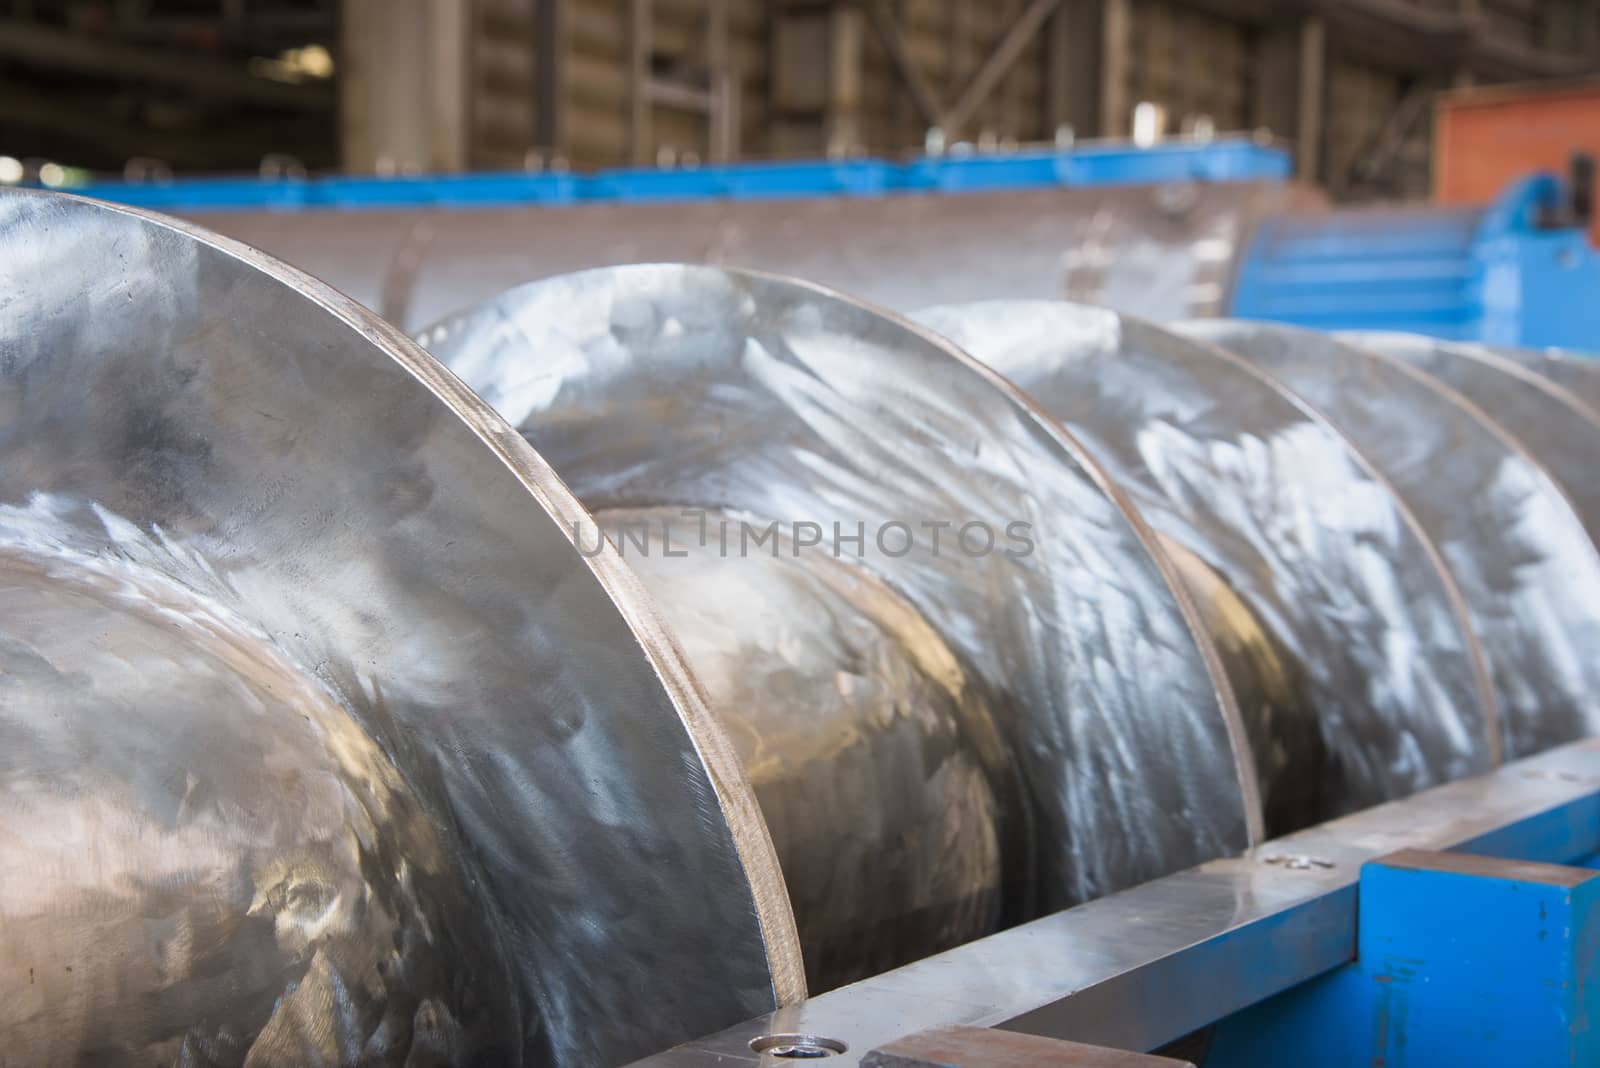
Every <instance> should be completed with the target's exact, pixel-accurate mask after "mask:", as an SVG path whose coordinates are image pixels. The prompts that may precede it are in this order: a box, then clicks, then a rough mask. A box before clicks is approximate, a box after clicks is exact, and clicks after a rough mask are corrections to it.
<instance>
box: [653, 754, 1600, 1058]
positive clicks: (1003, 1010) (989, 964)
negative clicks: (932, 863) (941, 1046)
mask: <svg viewBox="0 0 1600 1068" xmlns="http://www.w3.org/2000/svg"><path fill="white" fill-rule="evenodd" d="M1400 849H1436V850H1437V849H1450V850H1455V851H1459V852H1465V853H1473V854H1479V855H1485V856H1495V857H1503V858H1507V859H1512V860H1530V861H1542V862H1546V863H1565V862H1570V861H1573V860H1575V859H1578V858H1584V857H1588V856H1590V855H1592V854H1594V853H1597V852H1600V739H1591V740H1586V741H1582V742H1576V743H1573V744H1571V745H1567V746H1563V747H1561V748H1559V749H1555V750H1552V751H1550V752H1548V753H1543V754H1541V755H1539V756H1536V757H1531V758H1529V759H1526V760H1521V761H1517V762H1516V763H1513V764H1508V765H1506V766H1505V767H1503V768H1501V769H1499V770H1498V771H1496V772H1494V773H1492V774H1490V775H1485V776H1482V777H1480V778H1476V779H1469V780H1465V781H1462V782H1456V783H1451V784H1449V785H1446V786H1441V787H1438V788H1436V789H1433V790H1429V791H1427V792H1425V793H1422V794H1418V795H1417V796H1415V797H1411V798H1408V799H1406V800H1403V801H1397V802H1393V803H1390V804H1386V805H1380V806H1378V807H1376V808H1372V809H1368V810H1366V811H1363V812H1359V813H1356V814H1354V815H1352V816H1348V817H1345V818H1343V819H1339V820H1335V821H1333V822H1330V823H1326V824H1322V825H1320V826H1318V827H1314V828H1311V829H1310V830H1306V831H1302V832H1300V833H1297V834H1293V835H1289V836H1287V837H1284V838H1280V839H1277V840H1275V841H1272V842H1269V843H1267V844H1265V845H1263V846H1260V847H1258V848H1257V849H1255V850H1252V851H1251V852H1249V853H1247V854H1244V855H1242V856H1238V857H1231V858H1227V859H1223V860H1217V861H1213V862H1211V863H1208V864H1203V865H1201V866H1199V867H1197V868H1192V869H1190V870H1188V871H1184V872H1180V873H1178V874H1176V875H1172V876H1168V877H1167V878H1164V879H1158V880H1155V881H1153V882H1150V883H1146V884H1144V885H1141V886H1137V887H1134V888H1132V889H1130V890H1126V891H1123V892H1121V893H1118V894H1113V895H1111V896H1110V897H1106V898H1102V899H1100V900H1098V901H1094V902H1091V903H1089V904H1086V905H1082V906H1079V907H1078V908H1074V909H1070V910H1068V911H1065V912H1060V913H1057V914H1055V915H1052V916H1047V917H1045V918H1043V919H1040V920H1036V921H1034V922H1032V923H1028V924H1024V925H1022V926H1020V927H1016V928H1013V929H1011V930H1008V931H1003V932H1001V933H999V934H995V935H991V936H990V937H988V938H984V939H981V940H979V941H976V942H972V943H969V944H967V945H964V946H960V947H958V948H956V949H953V950H950V951H948V952H946V953H941V954H938V955H937V956H934V957H929V958H927V959H926V960H922V961H918V962H917V963H915V964H910V965H907V966H906V967H903V968H898V969H896V970H894V971H890V972H886V973H884V974H883V975H879V976H875V977H874V978H871V979H867V980H864V981H862V982H859V983H854V984H852V985H850V986H847V987H843V988H841V989H839V990H834V991H831V992H829V993H826V994H822V995H820V996H818V997H814V998H811V999H809V1000H807V1001H805V1002H803V1003H801V1004H798V1005H793V1006H789V1007H786V1008H782V1009H779V1010H778V1011H776V1012H774V1013H771V1014H768V1015H766V1016H762V1017H758V1018H756V1019H754V1020H749V1021H747V1022H745V1023H742V1024H739V1025H738V1026H735V1027H730V1028H728V1029H727V1030H725V1031H722V1032H720V1033H718V1034H714V1035H710V1036H708V1037H706V1038H702V1039H699V1040H696V1041H693V1042H689V1043H686V1044H684V1045H682V1046H678V1047H675V1048H673V1049H670V1050H667V1051H665V1052H663V1053H660V1054H657V1055H655V1056H652V1057H649V1058H646V1059H645V1060H643V1061H639V1062H637V1064H638V1065H648V1066H651V1068H684V1066H688V1065H705V1064H726V1065H736V1064H762V1063H766V1064H776V1063H784V1062H782V1061H774V1060H772V1059H771V1058H772V1055H771V1054H770V1053H769V1054H766V1055H765V1059H764V1056H763V1054H762V1053H759V1052H757V1049H758V1048H772V1038H771V1036H775V1035H793V1036H797V1037H798V1038H800V1039H803V1040H806V1041H810V1042H813V1043H816V1044H817V1045H819V1046H820V1047H821V1048H820V1049H819V1050H818V1052H816V1053H813V1054H810V1056H823V1057H828V1058H829V1060H828V1063H829V1064H831V1065H839V1066H841V1068H843V1066H845V1065H856V1064H861V1063H862V1061H863V1058H865V1057H866V1056H867V1055H868V1054H869V1053H870V1052H871V1051H873V1050H874V1049H876V1048H878V1047H880V1046H883V1045H885V1044H886V1043H889V1042H892V1041H894V1040H895V1039H898V1038H901V1037H903V1036H906V1035H910V1034H914V1033H918V1032H923V1031H930V1030H934V1029H938V1028H947V1027H952V1026H978V1027H1002V1028H1005V1029H1008V1030H1014V1031H1022V1032H1028V1033H1031V1034H1037V1035H1043V1036H1048V1037H1052V1038H1061V1039H1070V1040H1073V1041H1076V1042H1083V1043H1089V1044H1093V1045H1101V1046H1110V1047H1115V1048H1120V1049H1125V1050H1151V1049H1155V1048H1157V1047H1159V1046H1161V1045H1163V1044H1165V1043H1167V1042H1170V1041H1172V1040H1174V1039H1177V1038H1179V1037H1181V1036H1183V1035H1185V1034H1187V1033H1188V1032H1190V1031H1193V1030H1195V1029H1197V1028H1200V1027H1203V1026H1205V1025H1207V1024H1209V1023H1212V1022H1213V1021H1216V1020H1218V1019H1220V1018H1222V1017H1224V1016H1227V1015H1229V1014H1231V1013H1234V1012H1237V1011H1238V1010H1240V1009H1243V1008H1245V1007H1247V1006H1249V1005H1252V1004H1254V1003H1256V1002H1258V1001H1260V1000H1262V999H1263V998H1266V997H1269V996H1271V995H1273V994H1277V993H1280V992H1282V991H1284V990H1286V989H1288V988H1290V987H1292V986H1295V985H1297V984H1299V983H1302V982H1304V981H1306V980H1308V979H1312V978H1314V977H1316V976H1318V975H1320V974H1322V973H1324V972H1327V971H1329V970H1331V969H1333V968H1336V967H1338V966H1339V965H1341V964H1345V963H1347V962H1349V961H1350V960H1352V959H1354V956H1355V945H1356V881H1357V878H1358V875H1359V873H1360V869H1361V865H1362V864H1363V863H1365V862H1366V861H1369V860H1372V859H1374V858H1377V857H1380V856H1383V855H1385V854H1388V853H1392V852H1394V851H1396V850H1400ZM764 1040H765V1041H764Z"/></svg>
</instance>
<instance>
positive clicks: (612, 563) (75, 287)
mask: <svg viewBox="0 0 1600 1068" xmlns="http://www.w3.org/2000/svg"><path fill="white" fill-rule="evenodd" d="M0 293H3V294H4V296H3V297H0V585H3V587H4V589H5V591H6V601H5V605H6V611H5V613H4V616H3V618H0V692H3V694H4V697H3V699H0V736H3V742H0V776H3V780H4V787H3V789H4V797H5V800H6V803H5V806H4V808H3V810H0V835H3V837H4V841H5V846H4V848H3V849H0V962H3V967H0V1040H3V1042H4V1043H5V1049H6V1056H7V1057H8V1058H10V1059H14V1060H15V1061H17V1062H18V1063H26V1064H29V1065H57V1064H82V1063H93V1064H97V1065H99V1064H130V1065H131V1064H136V1065H141V1066H143V1065H149V1064H152V1063H161V1064H180V1063H181V1064H207V1065H215V1064H229V1065H236V1064H244V1063H247V1062H248V1063H249V1064H251V1065H286V1066H287V1065H296V1066H298V1065H306V1064H356V1063H360V1064H394V1065H401V1064H417V1063H424V1062H425V1063H430V1064H441V1063H448V1064H473V1065H476V1064H485V1063H494V1064H514V1063H519V1062H521V1063H529V1064H542V1063H556V1064H565V1065H583V1066H585V1068H588V1066H592V1065H603V1064H613V1063H617V1062H619V1061H622V1060H625V1059H627V1058H630V1057H633V1056H637V1055H642V1054H644V1053H647V1052H649V1051H651V1050H654V1049H658V1048H660V1047H661V1046H662V1045H663V1044H664V1043H667V1042H670V1041H672V1040H673V1039H675V1038H680V1039H681V1038H687V1037H690V1036H692V1035H695V1034H699V1033H702V1032H704V1031H705V1030H707V1029H709V1028H714V1027H716V1026H719V1025H724V1024H726V1023H728V1022H730V1021H732V1020H736V1019H739V1018H742V1017H743V1016H745V1015H748V1014H749V1013H751V1012H753V1011H754V1012H759V1011H766V1010H768V1009H770V1008H771V1007H772V1006H773V1005H774V1003H775V996H774V985H775V983H776V984H778V989H779V992H780V993H782V994H785V995H787V996H790V997H793V996H796V995H798V994H799V993H800V990H801V988H800V984H799V981H798V974H797V972H796V970H795V967H794V964H795V961H796V958H797V955H798V954H797V952H796V950H795V948H794V946H795V942H794V936H793V934H792V929H791V928H789V927H788V924H789V916H788V912H787V908H786V905H785V902H784V900H783V896H782V888H781V885H780V882H779V879H778V875H777V870H776V866H775V863H774V861H773V858H772V855H771V851H770V849H771V847H770V843H769V842H768V841H767V840H766V839H765V837H764V831H763V829H762V826H761V824H760V821H759V818H758V817H757V815H756V813H755V809H754V802H753V798H752V796H751V794H750V791H749V787H748V785H746V784H745V783H744V781H743V779H742V777H741V774H740V770H739V766H738V763H737V758H736V757H735V756H734V754H733V751H732V749H731V746H729V744H728V743H727V741H726V739H725V738H724V737H723V736H722V735H721V734H720V732H719V731H718V730H717V728H716V727H715V724H714V723H713V722H712V721H711V720H710V719H709V717H708V716H707V714H706V712H705V709H704V706H703V704H702V702H701V700H700V698H699V696H698V695H697V693H696V691H695V690H694V688H693V686H692V685H691V683H690V682H689V680H688V677H687V675H686V674H685V672H684V670H683V668H682V666H681V655H680V654H679V653H678V651H677V650H676V648H675V647H674V646H673V645H672V644H671V642H670V641H669V640H668V639H667V637H666V635H665V631H664V629H663V627H662V625H661V624H660V623H659V622H658V620H657V619H656V618H655V616H654V615H653V614H652V610H651V609H650V607H649V604H648V602H647V601H646V600H645V599H644V597H643V595H642V592H641V591H640V590H639V589H638V587H637V584H636V582H635V580H634V579H633V577H632V575H631V573H630V572H629V571H628V570H627V569H626V568H625V567H623V566H621V565H620V564H619V563H618V562H617V559H616V557H615V555H614V554H613V553H610V552H606V553H602V554H599V555H597V556H595V557H593V558H591V559H588V560H587V561H586V560H585V559H583V558H582V557H580V556H579V554H578V553H577V552H576V551H575V550H574V547H573V545H572V543H571V541H570V535H569V532H568V531H567V530H565V529H564V527H565V526H566V524H567V523H569V522H571V521H575V520H578V519H581V518H582V517H583V516H584V515H585V513H584V512H583V510H582V508H581V506H579V505H578V504H577V502H576V501H575V500H574V498H573V497H572V496H571V495H570V494H569V493H568V492H567V491H566V490H565V489H564V488H563V487H562V486H561V484H560V482H559V481H558V480H557V479H556V478H555V477H554V476H553V475H552V474H551V472H550V470H549V469H548V468H547V467H546V466H545V465H544V464H543V463H542V462H541V461H540V460H539V459H538V458H537V457H536V456H535V455H534V454H533V452H532V451H531V450H530V449H529V448H528V447H527V445H526V444H525V443H524V442H523V441H522V439H521V438H520V437H518V436H517V435H516V434H515V433H513V432H512V431H511V429H510V428H509V427H507V426H506V425H505V424H504V423H502V422H500V421H499V420H498V419H497V418H496V417H494V415H493V414H492V413H491V412H490V411H488V409H486V408H485V407H484V406H483V405H482V403H481V402H480V401H478V400H477V399H476V398H474V397H472V395H471V394H470V393H468V392H467V391H466V390H465V389H464V388H463V387H462V386H461V385H460V383H459V382H457V381H456V380H454V379H453V378H451V377H450V376H449V375H447V374H445V373H444V372H443V371H442V369H441V368H439V366H438V365H437V364H436V363H435V362H434V361H432V360H431V359H429V358H428V357H427V355H426V354H425V353H423V352H422V351H421V350H420V349H418V348H417V347H416V346H415V345H414V344H412V343H411V342H409V341H408V340H406V339H405V338H403V337H401V336H400V335H398V334H396V333H395V332H394V331H393V330H392V329H390V328H389V327H387V326H386V325H384V324H383V323H381V322H380V321H378V320H376V319H375V318H374V317H373V316H371V315H370V314H369V313H367V312H364V311H363V310H362V309H360V308H359V307H357V306H356V305H354V304H353V303H351V302H350V301H348V300H346V299H344V298H342V297H340V296H339V295H337V294H336V293H334V292H333V291H331V290H329V289H327V288H326V287H324V286H322V285H320V284H318V283H316V282H314V281H312V280H311V279H309V278H306V277H304V276H302V275H299V274H297V273H295V272H293V271H292V270H289V269H287V268H285V267H283V266H282V265H281V264H277V263H275V262H274V261H271V260H269V259H267V258H266V257H264V256H262V255H260V254H259V253H256V252H254V251H252V250H249V249H245V248H243V247H241V246H237V245H234V244H232V243H230V242H226V241H223V240H222V239H219V238H215V237H212V236H209V235H206V234H204V233H202V232H199V231H193V230H189V229H186V228H184V227H183V226H181V225H179V224H176V223H171V222H167V221H163V220H160V219H157V218H155V217H152V216H145V215H142V214H139V213H136V212H132V211H125V210H118V209H113V208H110V207H107V206H104V205H97V204H94V203H92V202H88V201H82V200H77V199H74V198H68V197H58V196H51V195H47V194H35V193H24V192H8V193H6V194H4V195H3V196H0ZM645 1007H648V1009H646V1008H645Z"/></svg>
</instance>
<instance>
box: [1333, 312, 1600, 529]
mask: <svg viewBox="0 0 1600 1068" xmlns="http://www.w3.org/2000/svg"><path fill="white" fill-rule="evenodd" d="M1341 336H1343V337H1346V338H1347V339H1348V340H1350V341H1353V342H1355V343H1357V344H1359V345H1362V346H1364V347H1366V348H1370V349H1376V350H1377V351H1379V352H1382V353H1384V354H1385V355H1387V356H1391V357H1394V358H1396V359H1402V360H1405V361H1407V362H1408V363H1410V364H1411V365H1412V366H1413V367H1417V368H1420V369H1421V370H1423V371H1426V372H1427V373H1428V374H1430V375H1432V376H1433V377H1434V378H1436V379H1438V380H1439V381H1441V382H1443V383H1444V384H1445V385H1447V386H1449V387H1451V388H1452V389H1454V390H1456V391H1457V392H1459V393H1460V394H1461V395H1462V396H1464V397H1466V398H1467V399H1468V400H1470V401H1472V403H1474V404H1476V405H1477V406H1478V407H1479V408H1480V409H1482V410H1483V411H1484V412H1487V413H1488V415H1489V417H1490V418H1492V419H1493V420H1494V421H1495V422H1497V423H1499V424H1500V425H1501V426H1502V427H1504V428H1505V429H1506V430H1507V431H1508V432H1509V433H1510V434H1511V436H1512V437H1514V438H1516V439H1517V440H1518V441H1519V442H1521V443H1522V445H1523V447H1524V448H1525V449H1526V450H1527V452H1528V453H1529V454H1530V455H1531V456H1533V457H1534V458H1535V459H1536V460H1538V461H1539V463H1540V464H1542V465H1543V466H1544V468H1545V470H1547V471H1549V472H1550V475H1551V477H1553V478H1554V479H1555V480H1556V481H1557V482H1559V483H1560V484H1561V488H1562V489H1563V490H1565V491H1566V493H1567V496H1568V497H1569V498H1571V500H1572V502H1573V504H1574V505H1575V506H1576V507H1577V509H1578V514H1579V516H1581V517H1582V519H1583V523H1584V527H1585V528H1586V529H1587V530H1588V531H1589V536H1590V538H1591V539H1592V540H1594V541H1595V543H1596V544H1597V545H1600V464H1596V463H1595V462H1594V458H1595V457H1596V456H1600V415H1597V414H1596V413H1595V412H1594V411H1593V410H1592V409H1590V408H1589V407H1588V405H1586V404H1584V403H1583V402H1582V401H1581V400H1579V399H1578V398H1577V396H1575V395H1574V394H1573V393H1571V392H1569V391H1568V390H1566V389H1564V388H1562V387H1561V386H1558V385H1556V384H1555V383H1553V382H1552V381H1550V380H1549V379H1546V378H1543V377H1541V376H1540V375H1538V374H1535V373H1534V372H1532V371H1528V370H1526V369H1524V368H1522V367H1519V366H1518V365H1516V364H1515V363H1512V362H1511V361H1509V360H1506V359H1503V358H1501V357H1499V356H1496V355H1495V354H1494V353H1492V352H1490V351H1489V350H1488V349H1486V348H1484V347H1483V346H1481V345H1469V344H1463V343H1459V342H1451V341H1439V340H1437V339H1434V338H1427V337H1420V336H1418V335H1415V334H1393V333H1379V332H1362V333H1351V334H1346V335H1341Z"/></svg>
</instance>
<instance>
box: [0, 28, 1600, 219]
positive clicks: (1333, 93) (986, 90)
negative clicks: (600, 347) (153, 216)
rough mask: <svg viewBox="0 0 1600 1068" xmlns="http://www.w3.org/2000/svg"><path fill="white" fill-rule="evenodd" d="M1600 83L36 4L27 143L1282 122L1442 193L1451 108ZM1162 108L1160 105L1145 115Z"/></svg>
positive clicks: (1077, 134)
mask: <svg viewBox="0 0 1600 1068" xmlns="http://www.w3.org/2000/svg"><path fill="white" fill-rule="evenodd" d="M1596 69H1600V3H1596V2H1595V0H1294V2H1267V0H999V2H997V3H991V4H974V3H971V2H968V0H344V2H343V3H339V2H336V0H10V2H9V3H7V4H3V5H0V88H3V91H0V141H3V144H4V146H5V147H3V148H0V151H3V152H5V153H6V154H8V155H10V156H13V157H17V158H19V159H20V158H22V157H25V156H26V157H32V158H34V159H35V160H36V161H54V162H57V163H59V164H62V165H65V166H78V167H86V168H92V169H95V170H98V171H119V170H123V169H125V168H130V169H131V170H132V172H133V173H135V174H140V173H155V174H160V173H162V172H164V171H165V170H169V169H170V170H171V171H174V172H195V171H255V170H256V169H257V168H258V167H261V166H262V162H263V160H265V161H266V166H267V168H268V169H269V170H271V169H275V168H276V169H279V170H283V169H290V170H292V169H294V168H296V167H305V168H308V169H310V170H318V169H326V168H330V167H334V166H338V165H343V166H344V167H345V168H346V169H349V170H353V171H358V172H362V171H364V172H388V171H394V172H448V171H456V170H465V169H483V168H513V169H515V168H521V167H524V166H528V165H532V166H541V165H552V164H553V165H556V166H560V165H569V166H572V167H577V168H584V167H593V166H607V165H617V164H626V163H632V164H651V165H654V164H667V165H680V164H689V165H692V164H694V163H696V162H699V161H717V160H728V159H738V158H773V157H778V158H784V157H796V156H817V155H822V154H828V155H833V156H849V155H858V154H862V153H873V154H900V153H905V152H909V151H921V150H923V149H924V148H925V147H928V146H930V145H931V146H932V147H933V148H935V149H939V148H941V147H950V146H958V145H960V144H961V143H963V142H966V143H971V144H973V145H974V146H976V147H980V148H982V147H1004V146H1006V145H1009V144H1013V143H1028V142H1041V141H1056V140H1065V139H1069V138H1070V139H1083V138H1092V137H1103V136H1128V135H1129V134H1130V133H1132V132H1133V131H1134V126H1135V114H1136V112H1137V113H1138V114H1139V115H1140V116H1142V117H1141V118H1140V120H1139V121H1140V122H1141V123H1143V124H1144V126H1145V130H1144V131H1143V132H1144V133H1145V134H1146V135H1154V136H1163V135H1174V134H1180V133H1190V134H1194V133H1198V134H1200V135H1202V136H1204V135H1205V134H1206V133H1207V132H1208V131H1229V130H1261V131H1267V132H1270V134H1271V135H1273V136H1274V137H1276V138H1278V139H1282V140H1285V141H1288V142H1291V143H1292V144H1293V146H1294V148H1295V150H1296V155H1297V159H1298V166H1299V169H1300V174H1301V176H1302V177H1304V178H1309V179H1313V180H1316V181H1318V182H1319V183H1320V184H1323V185H1325V186H1327V187H1328V188H1329V189H1330V190H1331V191H1332V192H1333V193H1334V194H1335V195H1336V196H1345V197H1356V196H1364V195H1395V194H1407V193H1416V192H1420V191H1421V190H1422V188H1423V187H1424V186H1425V183H1426V173H1427V158H1428V153H1429V147H1430V135H1429V126H1430V120H1431V103H1430V102H1431V100H1432V98H1433V95H1434V93H1435V92H1436V91H1438V90H1440V89H1446V88H1452V87H1459V86H1462V85H1467V84H1481V83H1494V82H1506V81H1525V80H1534V79H1548V78H1565V77H1575V76H1580V75H1583V74H1585V73H1588V72H1592V71H1595V70H1596ZM1141 105H1143V107H1142V108H1141Z"/></svg>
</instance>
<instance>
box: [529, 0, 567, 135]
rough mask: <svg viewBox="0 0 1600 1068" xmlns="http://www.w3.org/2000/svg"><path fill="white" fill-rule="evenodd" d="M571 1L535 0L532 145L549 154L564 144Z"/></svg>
mask: <svg viewBox="0 0 1600 1068" xmlns="http://www.w3.org/2000/svg"><path fill="white" fill-rule="evenodd" d="M569 3H570V0H534V5H533V144H534V146H535V147H536V148H539V149H541V150H543V151H545V152H546V153H549V154H550V155H552V156H555V155H559V154H561V152H562V148H563V146H564V145H565V143H566V140H565V138H564V137H563V134H564V132H565V131H564V130H563V128H562V127H563V125H564V124H563V121H562V114H561V100H562V95H563V94H562V87H563V85H564V84H565V79H564V77H563V73H564V72H563V60H564V57H565V55H566V39H567V32H566V31H567V15H568V11H567V7H568V4H569Z"/></svg>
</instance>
